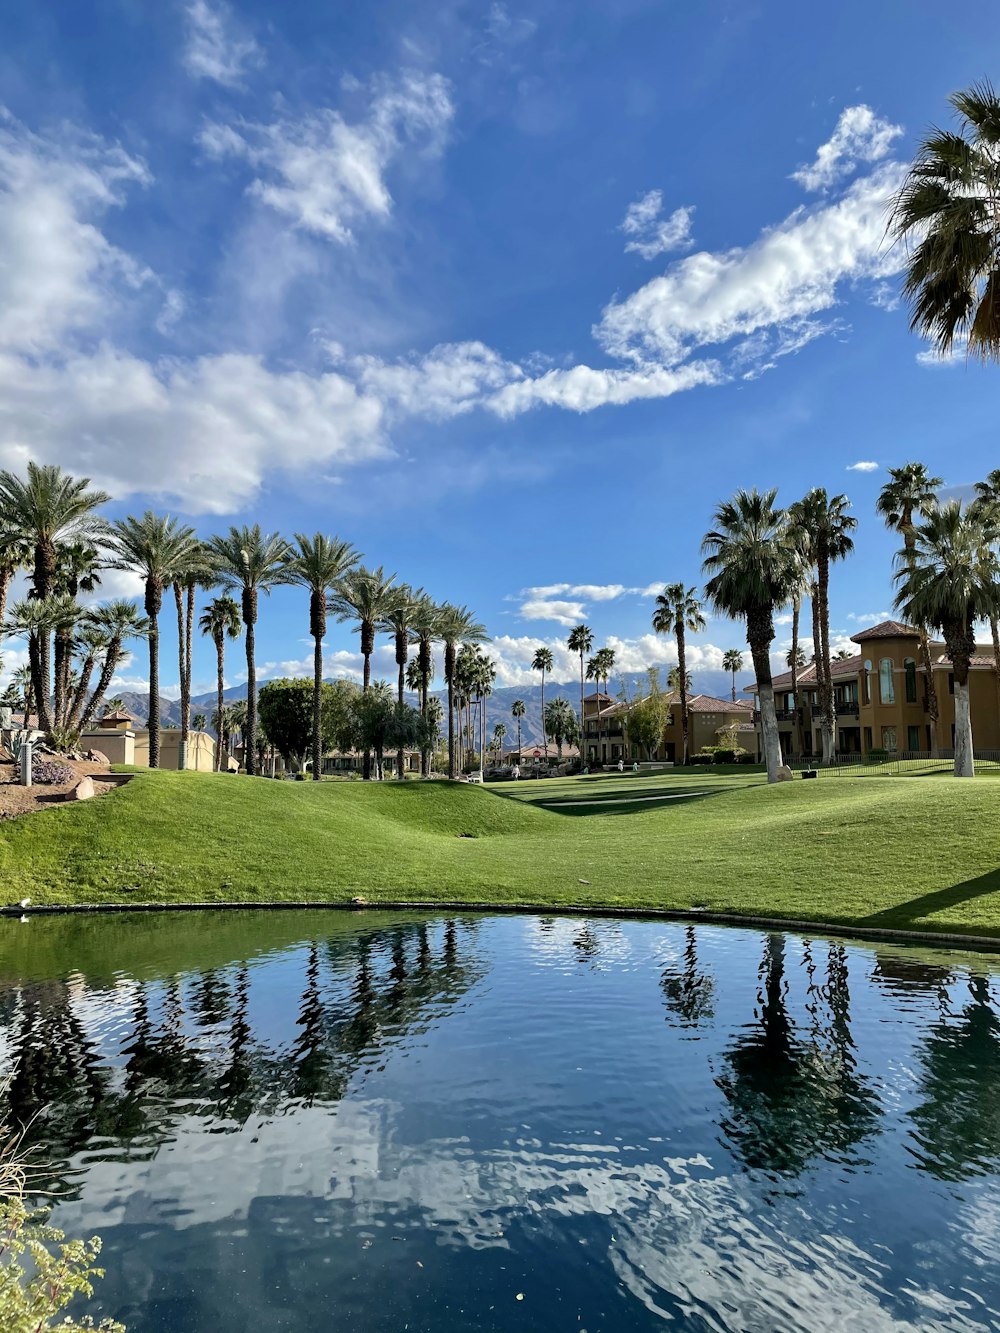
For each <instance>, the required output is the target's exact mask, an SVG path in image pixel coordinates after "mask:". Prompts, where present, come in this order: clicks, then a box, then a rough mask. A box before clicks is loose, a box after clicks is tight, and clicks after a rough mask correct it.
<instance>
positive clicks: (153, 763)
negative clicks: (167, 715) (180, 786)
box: [147, 616, 160, 768]
mask: <svg viewBox="0 0 1000 1333" xmlns="http://www.w3.org/2000/svg"><path fill="white" fill-rule="evenodd" d="M147 726H148V727H149V766H150V768H159V767H160V622H159V620H158V618H157V617H156V616H150V618H149V719H148V722H147Z"/></svg>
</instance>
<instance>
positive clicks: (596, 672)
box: [587, 653, 602, 756]
mask: <svg viewBox="0 0 1000 1333" xmlns="http://www.w3.org/2000/svg"><path fill="white" fill-rule="evenodd" d="M601 667H602V662H601V659H600V654H599V653H595V654H594V656H593V657H588V659H587V679H588V680H592V681H593V682H594V705H595V707H594V715H595V717H596V718H597V748H596V750H595V754H597V755H598V756H599V755H600V753H601V734H602V725H601Z"/></svg>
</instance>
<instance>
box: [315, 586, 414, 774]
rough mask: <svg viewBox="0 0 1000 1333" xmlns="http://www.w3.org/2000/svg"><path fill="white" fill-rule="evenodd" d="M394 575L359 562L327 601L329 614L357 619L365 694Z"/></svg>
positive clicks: (368, 765)
mask: <svg viewBox="0 0 1000 1333" xmlns="http://www.w3.org/2000/svg"><path fill="white" fill-rule="evenodd" d="M395 582H396V575H395V574H387V573H386V572H385V570H384V569H383V568H382V566H381V565H379V567H378V569H368V568H366V567H365V566H364V565H359V566H357V568H355V569H349V570H348V571H347V573H346V574H343V575H342V576H341V577H340V578H339V579H338V580H337V582H336V584H335V585H334V588H333V591H332V592H331V594H330V598H329V601H328V604H327V609H328V610H329V612H330V613H331V615H334V616H336V618H337V619H338V620H356V621H357V622H358V623H357V630H358V633H359V634H360V635H361V655H362V657H363V658H364V685H363V689H364V693H365V694H367V693H368V690H369V689H370V688H371V683H372V653H373V652H374V651H375V633H376V631H377V629H378V627H379V622H380V621H382V620H384V619H385V616H386V613H387V612H388V610H389V608H390V607H391V605H392V602H393V598H394V597H395V593H396V591H397V590H396V589H395V588H394V587H393V585H394V583H395ZM371 776H372V757H371V751H370V750H369V749H367V748H366V749H365V761H364V772H363V777H364V780H365V781H366V782H370V781H371Z"/></svg>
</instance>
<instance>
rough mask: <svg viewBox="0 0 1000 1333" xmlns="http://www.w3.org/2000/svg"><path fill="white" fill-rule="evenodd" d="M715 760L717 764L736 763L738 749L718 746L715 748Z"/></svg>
mask: <svg viewBox="0 0 1000 1333" xmlns="http://www.w3.org/2000/svg"><path fill="white" fill-rule="evenodd" d="M715 762H716V763H717V764H735V763H736V751H735V750H727V749H725V748H724V747H723V746H721V745H719V746H717V747H716V748H715Z"/></svg>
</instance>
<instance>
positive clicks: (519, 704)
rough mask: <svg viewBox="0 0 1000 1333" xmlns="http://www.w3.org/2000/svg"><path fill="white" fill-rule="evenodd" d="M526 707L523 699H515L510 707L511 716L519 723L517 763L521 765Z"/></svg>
mask: <svg viewBox="0 0 1000 1333" xmlns="http://www.w3.org/2000/svg"><path fill="white" fill-rule="evenodd" d="M524 714H525V707H524V700H523V699H515V700H514V702H513V703H512V704H511V706H510V715H511V717H512V718H513V719H514V721H515V722H516V723H517V763H518V767H520V764H521V718H522V717H524Z"/></svg>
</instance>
